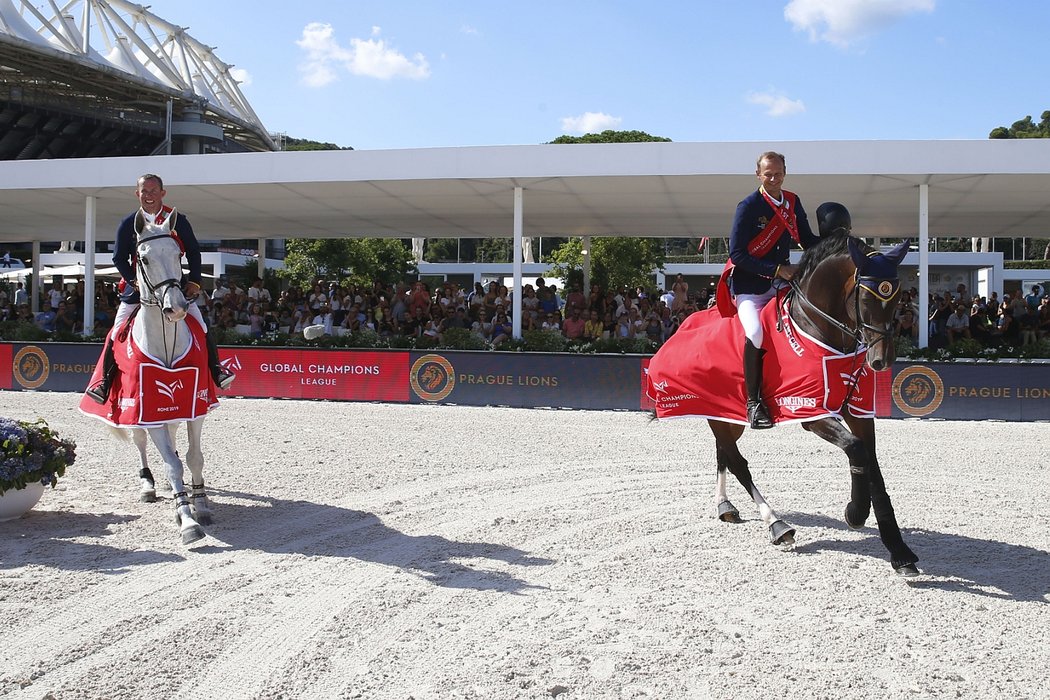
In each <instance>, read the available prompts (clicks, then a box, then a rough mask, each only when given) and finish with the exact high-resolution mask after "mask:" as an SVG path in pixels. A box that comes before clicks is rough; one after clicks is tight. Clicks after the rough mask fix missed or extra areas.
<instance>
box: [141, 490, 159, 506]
mask: <svg viewBox="0 0 1050 700" xmlns="http://www.w3.org/2000/svg"><path fill="white" fill-rule="evenodd" d="M139 502H141V503H156V502H157V492H156V491H140V492H139Z"/></svg>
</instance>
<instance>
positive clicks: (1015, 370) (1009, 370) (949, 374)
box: [892, 362, 1050, 421]
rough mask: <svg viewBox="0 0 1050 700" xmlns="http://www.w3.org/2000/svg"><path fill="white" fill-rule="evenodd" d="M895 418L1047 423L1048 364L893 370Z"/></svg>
mask: <svg viewBox="0 0 1050 700" xmlns="http://www.w3.org/2000/svg"><path fill="white" fill-rule="evenodd" d="M892 415H893V417H894V418H926V417H929V418H945V419H951V420H1004V421H1036V420H1050V364H1020V363H1012V362H994V363H993V362H980V363H974V362H952V363H943V364H922V365H920V364H906V363H903V362H898V363H896V364H895V365H894V366H893V413H892Z"/></svg>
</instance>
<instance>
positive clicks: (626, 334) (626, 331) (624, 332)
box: [616, 311, 634, 339]
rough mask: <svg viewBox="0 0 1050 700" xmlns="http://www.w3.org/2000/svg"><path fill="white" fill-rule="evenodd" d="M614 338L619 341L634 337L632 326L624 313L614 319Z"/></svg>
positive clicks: (628, 315)
mask: <svg viewBox="0 0 1050 700" xmlns="http://www.w3.org/2000/svg"><path fill="white" fill-rule="evenodd" d="M616 337H617V338H620V339H624V338H633V337H634V324H633V323H631V317H630V314H628V313H627V312H626V311H624V312H623V313H621V314H619V315H618V316H617V317H616Z"/></svg>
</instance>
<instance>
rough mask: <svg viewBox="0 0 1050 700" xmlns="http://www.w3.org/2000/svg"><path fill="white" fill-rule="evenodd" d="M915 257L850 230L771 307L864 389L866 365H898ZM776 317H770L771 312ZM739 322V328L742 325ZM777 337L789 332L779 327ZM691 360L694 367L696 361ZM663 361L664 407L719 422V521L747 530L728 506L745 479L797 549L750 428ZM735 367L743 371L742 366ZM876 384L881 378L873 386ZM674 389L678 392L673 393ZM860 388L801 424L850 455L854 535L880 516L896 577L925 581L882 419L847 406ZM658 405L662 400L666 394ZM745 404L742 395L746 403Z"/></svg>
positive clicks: (803, 268)
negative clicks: (755, 474) (751, 459)
mask: <svg viewBox="0 0 1050 700" xmlns="http://www.w3.org/2000/svg"><path fill="white" fill-rule="evenodd" d="M907 248H908V246H907V243H903V244H901V245H900V246H898V247H896V248H895V249H893V250H892V251H890V252H888V253H886V254H880V253H879V252H878V251H876V250H874V249H872V248H871V247H869V246H867V245H866V244H865V243H863V242H862V241H861V240H860V239H857V238H854V237H852V236H850V235H848V230H847V231H843V230H840V231H838V232H836V233H833V234H831V235H828V236H825V237H822V239H821V241H820V243H818V244H817V245H816V246H814V247H812V248H811V249H809V250H807V251H806V252H805V253H804V254H803V256H802V260H801V261H800V263H799V267H798V270H797V272H796V275H795V278H794V280H793V281H792V283H791V287H790V290H789V291H787V292H786V294H784V293H782V294H781V295H780V296H779V298H778V300H777V301H775V302H770V304H771V305H772V304H777V305H778V306H777V308H776V312H777V313H776V314H775V315H773V314H769V315H770V316H775V318H776V319H781V314H785V313H786V316H787V317H788V318H789V321H788V323H790V324H793V326H794V328H795V329H797V331H799V332H800V333H802V334H805V335H806V336H808V337H809V338H810V339H813V340H815V341H817V343H819V344H821V345H822V346H824V347H825V348H828V349H829V351H831V352H834V351H837V352H838V353H839V354H840V355H843V356H848V355H852V356H854V362H855V367H854V369H855V370H856V371H848V372H843V373H841V375H840V376H842V377H844V379H843V381H845V382H847V383H848V380H849V379H850V377H853V378H854V381H856V379H855V378H856V377H857V375H858V374H863V373H866V371H864V372H862V370H864V367H863V365H864V364H866V365H867V367H868V368H870V369H871V370H874V371H876V372H879V371H883V370H886V369H889V368H890V367H891V366H892V365H893V361H894V360H895V359H896V351H895V348H894V343H893V336H892V333H893V321H894V312H895V310H896V308H897V304H898V302H899V300H900V282H899V280H898V275H897V266H898V264H899V263H900V261H901V260H902V259H903V258H904V255H905V254H906V253H907ZM767 311H770V310H769V309H768V308H767ZM707 313H712V312H707ZM714 313H717V312H714ZM712 318H714V317H712ZM706 322H707V321H702V322H700V323H706ZM715 322H716V323H717V322H718V321H715ZM733 322H734V323H735V320H734V321H733ZM698 325H699V324H698ZM719 328H721V327H720V326H719ZM777 330H778V331H779V330H780V328H779V326H778V328H777ZM771 333H773V330H772V329H768V330H767V335H769V334H771ZM722 335H725V333H724V332H723V333H722ZM741 335H742V334H741ZM673 338H674V336H672V339H673ZM665 348H666V345H665ZM661 351H663V348H662V349H661ZM689 352H691V353H692V355H693V356H697V355H701V354H704V353H705V352H708V353H712V352H715V351H714V350H713V349H712V348H708V347H695V346H694V347H692V348H691V349H690V351H689ZM672 353H673V351H672ZM672 353H669V354H672ZM683 356H684V357H689V355H688V353H687V354H685V355H683ZM660 359H661V358H660V353H657V356H655V357H654V358H653V360H652V361H651V363H650V382H651V383H650V386H651V387H653V388H655V390H656V392H661V391H662V392H665V393H664V396H667V397H668V399H669V400H668V401H667V402H666V403H665V404H664V405H665V406H677V405H679V404H678V403H674V402H672V401H670V400H672V399H673V400H674V401H678V402H680V401H681V400H683V399H684V400H687V401H688V400H691V399H692V400H698V402H697V403H694V404H691V406H698V407H700V409H699V410H692V409H690V410H689V411H687V412H686V413H681V412H680V413H679V414H678V415H693V416H697V415H699V416H704V417H707V418H708V419H709V420H708V425H709V426H710V428H711V432H712V433H714V437H715V450H716V460H717V465H718V479H717V485H716V490H715V501H716V504H717V508H718V517H719V518H720V519H721V520H724V521H726V522H740V514H739V511H737V509H736V508H735V507H734V506H733V504H732V503H731V502H730V501H729V499H728V497H727V496H726V472H727V471H728V472H729V473H731V474H733V476H735V477H736V478H737V481H739V482H740V484H741V486H743V487H744V489H745V490H746V491H747V492H748V494H750V496H751V498H752V499H753V500H754V502H755V504H756V506H758V509H759V513H760V514H761V516H762V519H763V521H764V522H765V524H766V525H767V526H768V528H769V533H770V539H771V541H772V542H773V544H777V545H790V544H793V543H794V541H795V540H794V538H795V529H794V528H793V527H791V526H790V525H788V524H787V523H786V522H784V521H783V520H782V519H781V518H780V517H779V516H777V514H776V513H775V512H774V511H773V509H772V508H771V507H770V506H769V504H768V503H767V502H766V500H765V499H764V498H763V497H762V494H761V493H760V492H759V490H758V487H757V486H756V485H755V482H754V480H753V479H752V477H751V471H750V470H749V469H748V463H747V460H746V459H745V458H744V456H743V455H742V454H741V453H740V450H739V449H738V446H737V441H738V440H739V439H740V437H741V435H742V434H743V432H744V427H745V425H744V423H745V422H746V421H743V420H736V419H734V418H726V417H723V418H718V417H716V416H717V415H718V413H717V412H713V411H710V410H707V408H706V407H707V406H708V404H707V403H705V402H704V401H703V394H702V392H701V390H700V389H691V388H689V386H690V385H688V384H681V385H679V386H674V382H675V379H676V377H678V376H679V375H680V374H681V372H679V371H678V370H679V368H677V367H673V366H672V367H667V366H665V365H667V364H668V362H667V361H666V360H665V361H663V365H661V364H660ZM726 362H727V363H736V364H739V362H737V361H736V360H735V359H730V360H726ZM727 366H728V365H727ZM654 367H656V371H655V372H654V370H653V368H654ZM726 372H728V370H726ZM715 373H718V374H723V372H719V371H718V370H711V371H710V372H708V371H707V370H704V371H702V372H700V373H699V375H697V373H696V372H694V373H693V374H694V380H693V384H692V386H693V387H698V386H699V387H703V386H704V385H706V384H708V383H715V382H716V381H717V379H718V378H717V377H715V376H713V374H715ZM654 375H655V378H656V379H655V380H654V379H653V377H654ZM873 379H874V378H873V376H872V377H871V380H872V381H873ZM767 381H768V378H767ZM669 384H670V385H672V386H670V387H668V385H669ZM683 387H684V388H683ZM854 388H855V384H854V385H850V386H849V390H848V392H847V393H846V394H845V396H844V398H842V399H840V400H841V401H842V405H840V406H834V407H829V408H831V410H830V411H825V412H824V414H823V415H822V417H816V418H814V419H812V420H806V419H804V418H803V419H801V420H800V421H796V422H801V424H802V427H803V428H804V429H805V430H807V431H809V432H811V433H813V434H815V435H817V436H819V437H821V438H823V439H824V440H827V441H828V442H830V443H832V444H833V445H836V446H837V447H839V448H840V449H842V450H843V451H844V452H845V453H846V456H847V457H848V458H849V465H850V478H851V482H852V487H851V492H850V500H849V503H848V504H847V505H846V514H845V519H846V523H847V524H848V525H849V526H850V527H852V528H855V529H856V528H860V527H862V526H863V525H864V523H865V521H866V520H867V518H868V515H869V514H870V513H871V511H872V510H873V509H874V511H875V519H876V521H877V522H878V527H879V536H880V537H881V539H882V543H883V544H884V545H885V547H886V549H888V550H889V553H890V562H891V564H892V566H893V569H894V570H895V571H896V572H897V573H899V574H901V575H903V576H915V575H917V574H918V573H919V571H918V569H917V568H916V566H915V564H916V562H918V557H917V556H916V555H915V553H914V552H912V550H911V549H910V548H909V547H908V546H907V545H906V544H905V543H904V540H903V538H902V536H901V532H900V527H899V526H898V525H897V520H896V516H895V515H894V512H893V505H892V503H891V502H890V496H889V494H888V493H887V492H886V484H885V482H884V481H883V477H882V472H881V470H880V468H879V462H878V459H877V457H876V455H875V421H874V418H873V413H874V412H873V411H872V413H871V414H870V415H864V414H863V413H860V414H858V415H860V417H858V415H854V414H853V413H851V412H850V407H851V406H852V404H850V405H849V406H847V404H849V403H850V396H851V393H852V392H853V389H854ZM651 395H652V396H653V397H654V398H657V397H656V394H651ZM742 398H743V396H742V390H741V403H742ZM657 407H658V408H657V413H658V415H659V416H660V417H665V415H670V414H672V410H668V411H667V412H666V414H665V413H661V404H660V403H659V401H658V402H657Z"/></svg>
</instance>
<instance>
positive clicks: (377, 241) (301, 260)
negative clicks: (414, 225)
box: [281, 238, 416, 287]
mask: <svg viewBox="0 0 1050 700" xmlns="http://www.w3.org/2000/svg"><path fill="white" fill-rule="evenodd" d="M285 250H286V254H285V258H284V266H285V267H284V270H282V271H281V277H283V278H284V279H287V280H289V281H290V282H291V283H293V284H297V285H299V286H300V287H310V286H311V285H312V284H313V283H314V281H315V280H318V279H324V280H331V281H336V282H343V283H349V284H362V285H371V284H372V282H373V281H375V280H379V281H381V282H384V283H386V284H394V283H397V282H400V281H401V280H403V279H404V278H405V276H406V275H408V274H409V273H411V272H415V271H416V265H415V263H414V262H413V260H412V250H411V249H410V248H409V247H408V246H407V245H405V243H404V241H402V240H400V239H397V238H318V239H307V238H292V239H289V240H288V242H287V244H286V246H285Z"/></svg>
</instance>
